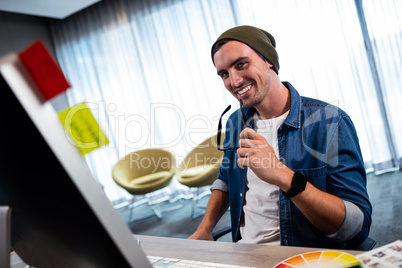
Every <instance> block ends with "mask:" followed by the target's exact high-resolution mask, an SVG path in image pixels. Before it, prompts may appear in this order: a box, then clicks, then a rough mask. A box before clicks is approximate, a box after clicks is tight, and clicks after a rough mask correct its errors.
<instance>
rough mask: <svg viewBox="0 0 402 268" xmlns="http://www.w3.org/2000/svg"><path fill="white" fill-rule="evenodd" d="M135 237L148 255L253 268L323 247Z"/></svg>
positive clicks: (271, 265)
mask: <svg viewBox="0 0 402 268" xmlns="http://www.w3.org/2000/svg"><path fill="white" fill-rule="evenodd" d="M135 237H136V239H138V240H140V242H141V246H142V248H143V250H144V252H145V254H146V255H151V256H161V257H172V258H179V259H189V260H197V261H204V262H215V263H224V264H237V265H244V266H254V267H273V266H274V265H276V264H278V263H280V262H281V261H283V260H285V259H287V258H289V257H292V256H294V255H298V254H301V253H305V252H312V251H321V250H323V249H317V248H302V247H281V246H269V245H254V244H240V243H230V242H218V241H215V242H213V241H199V240H188V239H179V238H167V237H156V236H142V235H135ZM342 252H346V253H349V254H352V255H356V254H360V253H361V251H352V250H342Z"/></svg>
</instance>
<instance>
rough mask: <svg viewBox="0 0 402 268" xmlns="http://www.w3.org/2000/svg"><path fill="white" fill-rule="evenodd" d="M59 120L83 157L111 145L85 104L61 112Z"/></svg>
mask: <svg viewBox="0 0 402 268" xmlns="http://www.w3.org/2000/svg"><path fill="white" fill-rule="evenodd" d="M58 115H59V118H60V120H61V122H62V124H63V125H64V128H65V129H66V131H67V132H68V134H69V135H70V138H71V139H70V141H71V142H73V143H74V144H75V146H76V147H77V148H78V149H79V151H80V152H81V154H82V155H85V154H87V153H89V152H92V151H93V150H95V149H97V148H99V147H101V146H104V145H107V144H109V140H108V138H107V137H106V135H105V133H104V132H103V130H102V129H101V128H100V126H99V124H98V122H97V121H96V120H95V118H94V116H93V114H92V112H91V110H90V109H89V108H88V106H87V104H86V103H85V102H83V103H81V104H78V105H76V106H74V107H72V108H68V109H66V110H64V111H61V112H59V114H58Z"/></svg>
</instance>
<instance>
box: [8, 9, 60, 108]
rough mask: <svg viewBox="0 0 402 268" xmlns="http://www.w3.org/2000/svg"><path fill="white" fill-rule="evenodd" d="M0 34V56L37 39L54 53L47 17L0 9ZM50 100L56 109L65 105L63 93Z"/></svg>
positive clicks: (15, 50)
mask: <svg viewBox="0 0 402 268" xmlns="http://www.w3.org/2000/svg"><path fill="white" fill-rule="evenodd" d="M0 36H1V41H0V58H1V57H3V56H5V55H7V54H9V53H19V52H21V51H22V50H23V49H25V48H26V47H28V46H29V45H30V44H32V43H33V42H34V41H36V40H38V39H41V40H42V42H43V43H44V44H45V46H46V47H47V48H48V50H49V51H50V53H51V54H52V55H53V56H54V55H55V52H54V47H53V41H52V37H51V34H50V29H49V24H48V19H47V18H42V17H36V16H28V15H22V14H16V13H10V12H4V11H0ZM51 102H52V104H53V106H54V107H55V109H56V110H57V111H59V110H62V109H64V108H66V107H67V100H66V97H65V95H64V94H62V95H60V96H59V97H56V98H54V99H53V100H52V101H51Z"/></svg>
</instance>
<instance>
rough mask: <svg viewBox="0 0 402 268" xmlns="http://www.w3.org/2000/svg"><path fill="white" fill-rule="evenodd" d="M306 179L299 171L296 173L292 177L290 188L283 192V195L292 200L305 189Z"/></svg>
mask: <svg viewBox="0 0 402 268" xmlns="http://www.w3.org/2000/svg"><path fill="white" fill-rule="evenodd" d="M306 184H307V178H306V177H305V176H304V175H303V174H301V173H300V172H299V171H296V172H295V173H294V174H293V177H292V183H291V187H290V189H289V190H288V191H286V192H283V195H284V196H285V197H286V198H289V199H290V198H293V197H295V196H296V195H298V194H299V193H301V192H303V191H304V189H306Z"/></svg>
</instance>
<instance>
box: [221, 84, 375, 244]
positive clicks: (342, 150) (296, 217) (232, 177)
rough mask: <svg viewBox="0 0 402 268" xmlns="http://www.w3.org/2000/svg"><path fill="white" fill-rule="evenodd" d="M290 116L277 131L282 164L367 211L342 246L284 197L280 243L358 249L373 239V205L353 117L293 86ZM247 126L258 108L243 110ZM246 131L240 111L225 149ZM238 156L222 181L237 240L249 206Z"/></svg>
mask: <svg viewBox="0 0 402 268" xmlns="http://www.w3.org/2000/svg"><path fill="white" fill-rule="evenodd" d="M283 84H284V85H285V86H286V88H288V90H289V91H290V101H291V105H290V112H289V115H288V116H287V118H286V119H285V121H284V122H283V124H282V125H281V126H280V128H279V130H278V147H279V155H280V159H279V160H280V161H281V162H282V163H284V164H285V165H286V166H287V167H289V168H290V169H291V170H293V171H296V170H298V171H299V172H301V173H302V174H303V175H305V176H306V177H307V180H308V182H310V183H311V184H312V185H314V186H315V187H316V188H318V189H320V190H322V191H325V192H327V193H330V194H332V195H335V196H337V197H339V198H341V199H342V200H343V201H346V202H348V201H349V202H351V203H353V204H354V205H356V206H357V207H358V208H360V210H361V211H362V212H363V215H364V219H363V224H362V227H361V230H360V231H359V232H358V233H357V234H356V235H355V236H354V237H353V238H351V239H349V240H348V241H342V242H338V241H336V240H335V239H333V238H330V237H329V236H327V235H325V234H324V233H323V232H321V231H320V230H319V229H317V228H316V227H315V226H314V225H313V224H312V223H310V221H309V220H308V219H307V218H306V217H305V216H304V215H303V214H302V213H301V211H300V210H299V209H298V208H297V207H296V206H295V205H294V204H293V203H292V202H291V200H289V199H287V198H286V197H285V196H284V195H283V192H282V191H280V195H279V221H280V223H279V224H280V241H281V245H283V246H305V247H323V248H353V247H355V246H357V245H359V244H360V243H361V242H363V241H364V239H365V238H366V237H367V236H368V234H369V230H370V225H371V211H372V207H371V203H370V201H369V197H368V194H367V189H366V172H365V168H364V163H363V158H362V155H361V151H360V146H359V141H358V137H357V134H356V130H355V128H354V125H353V123H352V121H351V119H350V117H349V116H348V115H347V114H346V113H345V112H344V111H342V110H341V109H339V108H338V107H335V106H333V105H330V104H328V103H325V102H322V101H319V100H315V99H311V98H307V97H301V96H300V95H299V94H298V92H297V91H296V89H295V88H294V87H293V86H292V85H291V84H290V83H288V82H283ZM244 112H245V114H246V118H247V121H248V122H247V123H248V125H249V126H251V127H253V122H252V117H253V115H254V113H255V112H256V110H255V109H254V108H249V109H244ZM243 129H244V125H243V123H242V120H241V115H240V113H239V111H238V110H237V111H236V112H234V113H233V114H232V115H231V116H230V117H229V119H228V121H227V124H226V133H225V141H224V147H225V148H226V147H234V146H239V139H240V132H241V131H242V130H243ZM237 159H238V155H237V153H236V151H225V154H224V158H223V160H222V164H221V167H220V170H219V175H218V180H217V181H216V182H218V184H219V180H222V181H223V182H224V183H225V184H226V185H227V191H228V192H229V199H230V213H231V224H232V238H233V241H238V240H239V239H240V232H239V227H240V222H241V217H242V205H243V202H244V197H245V196H244V195H245V185H246V174H247V169H241V168H240V167H238V165H237Z"/></svg>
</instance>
